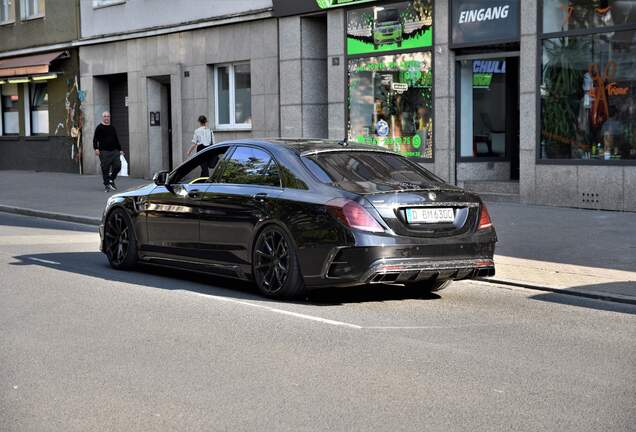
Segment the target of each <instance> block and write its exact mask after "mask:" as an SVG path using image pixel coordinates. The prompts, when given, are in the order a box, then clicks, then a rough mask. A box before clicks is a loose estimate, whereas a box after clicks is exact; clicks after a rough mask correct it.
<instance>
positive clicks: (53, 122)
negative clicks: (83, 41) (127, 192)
mask: <svg viewBox="0 0 636 432" xmlns="http://www.w3.org/2000/svg"><path fill="white" fill-rule="evenodd" d="M78 38H79V1H64V0H47V1H44V0H0V93H1V101H0V154H2V157H1V158H0V169H23V170H46V171H62V172H79V170H80V166H81V165H80V160H81V157H80V143H81V133H80V131H81V123H82V113H81V109H80V104H81V103H80V99H81V97H83V95H82V93H81V91H80V88H79V58H78V52H77V49H76V48H74V47H73V41H75V40H77V39H78Z"/></svg>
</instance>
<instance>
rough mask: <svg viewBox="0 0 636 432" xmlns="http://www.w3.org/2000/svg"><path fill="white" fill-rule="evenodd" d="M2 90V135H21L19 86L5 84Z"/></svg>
mask: <svg viewBox="0 0 636 432" xmlns="http://www.w3.org/2000/svg"><path fill="white" fill-rule="evenodd" d="M0 87H1V89H2V135H17V134H18V133H20V116H19V110H18V102H19V100H20V99H19V97H18V85H17V84H5V85H3V86H0Z"/></svg>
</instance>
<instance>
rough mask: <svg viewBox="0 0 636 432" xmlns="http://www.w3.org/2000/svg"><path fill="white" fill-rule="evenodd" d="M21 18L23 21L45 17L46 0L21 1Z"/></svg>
mask: <svg viewBox="0 0 636 432" xmlns="http://www.w3.org/2000/svg"><path fill="white" fill-rule="evenodd" d="M20 16H21V17H22V19H30V18H40V17H43V16H44V0H21V1H20Z"/></svg>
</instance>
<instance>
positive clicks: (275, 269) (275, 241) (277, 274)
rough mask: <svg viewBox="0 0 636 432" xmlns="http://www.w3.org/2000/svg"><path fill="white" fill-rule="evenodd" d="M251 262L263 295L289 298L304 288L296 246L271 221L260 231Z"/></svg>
mask: <svg viewBox="0 0 636 432" xmlns="http://www.w3.org/2000/svg"><path fill="white" fill-rule="evenodd" d="M252 263H253V264H252V266H253V274H254V280H255V281H256V285H257V286H258V289H259V290H260V292H261V293H263V294H264V295H265V296H267V297H272V298H291V297H298V296H300V295H301V294H302V293H303V292H304V290H305V287H304V283H303V278H302V275H301V274H300V268H299V266H298V258H297V256H296V250H295V247H294V245H293V243H292V242H291V240H290V239H289V236H288V235H287V233H286V232H285V231H284V230H282V229H281V228H279V227H277V226H275V225H270V226H267V227H265V228H264V229H263V230H262V231H261V232H260V233H259V235H258V238H257V239H256V243H255V245H254V251H253V254H252Z"/></svg>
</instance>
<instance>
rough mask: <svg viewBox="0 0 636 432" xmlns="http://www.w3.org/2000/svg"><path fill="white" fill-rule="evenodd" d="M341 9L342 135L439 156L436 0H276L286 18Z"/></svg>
mask: <svg viewBox="0 0 636 432" xmlns="http://www.w3.org/2000/svg"><path fill="white" fill-rule="evenodd" d="M336 9H341V10H342V20H343V26H342V28H344V31H343V34H342V37H343V38H344V53H343V54H344V55H343V57H342V59H343V61H344V73H343V75H344V76H343V77H342V79H344V81H345V86H344V93H345V103H344V105H345V107H344V116H343V119H342V121H343V122H344V123H345V127H344V136H342V137H340V138H346V139H347V140H349V141H355V142H359V143H366V144H372V145H379V146H382V147H386V148H389V149H391V150H394V151H396V152H399V153H401V154H403V155H404V156H407V157H409V158H414V159H417V160H420V161H422V162H426V161H429V162H430V161H432V160H433V157H434V151H433V150H434V149H433V114H434V111H433V67H432V64H433V62H432V59H433V53H432V47H433V2H432V0H412V1H369V0H331V1H329V0H304V1H299V0H293V1H289V0H287V1H286V0H279V1H274V14H275V15H277V16H279V17H283V16H290V15H303V14H304V15H305V16H311V14H317V15H319V14H321V13H328V12H331V11H332V10H336ZM328 31H332V29H328ZM332 61H334V60H333V59H332ZM337 61H340V60H339V59H337ZM332 64H333V63H332Z"/></svg>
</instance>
